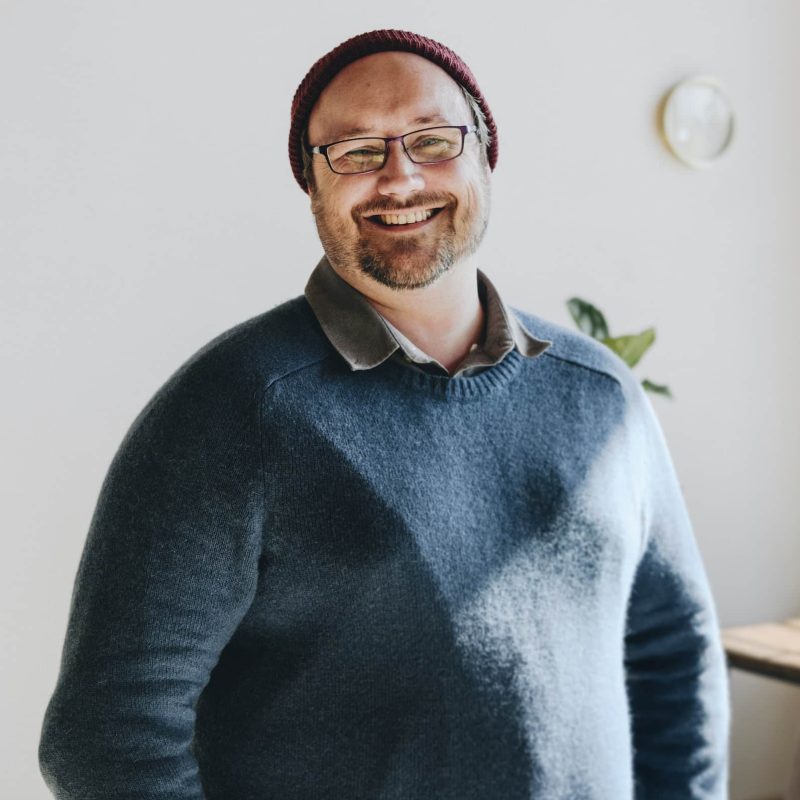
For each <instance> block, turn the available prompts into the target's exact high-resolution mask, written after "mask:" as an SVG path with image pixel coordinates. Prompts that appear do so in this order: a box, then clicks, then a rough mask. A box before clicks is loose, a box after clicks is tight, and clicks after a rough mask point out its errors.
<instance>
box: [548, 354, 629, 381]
mask: <svg viewBox="0 0 800 800" xmlns="http://www.w3.org/2000/svg"><path fill="white" fill-rule="evenodd" d="M542 355H544V356H547V357H549V358H555V359H557V360H558V361H563V362H564V363H565V364H572V366H575V367H580V368H582V369H585V370H588V371H589V372H594V373H595V374H597V375H602V376H603V377H605V378H608V379H609V380H611V381H614V383H616V384H618V385H619V386H620V387H621V388H624V387H623V385H622V381H621V380H620V379H619V378H618V377H617V376H616V375H614V374H613V373H611V372H608V371H607V370H604V369H600V368H599V367H593V366H591V365H590V364H584V363H583V362H582V361H578V360H576V359H574V358H569V357H567V356H563V355H559V354H558V353H551V352H550V351H549V350H546V351H545V352H544V353H542Z"/></svg>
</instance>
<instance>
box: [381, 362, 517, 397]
mask: <svg viewBox="0 0 800 800" xmlns="http://www.w3.org/2000/svg"><path fill="white" fill-rule="evenodd" d="M525 360H526V359H525V356H523V355H522V354H521V353H520V352H519V351H518V350H516V349H514V350H511V351H509V352H508V353H507V354H506V355H505V357H504V358H503V360H502V361H501V362H500V363H499V364H493V365H492V366H490V367H487V368H486V369H484V370H483V371H481V372H479V373H478V374H477V375H471V376H464V375H461V376H458V377H455V378H452V377H449V376H446V375H434V374H432V373H429V372H421V371H420V370H417V369H414V368H412V367H409V366H405V365H404V364H402V363H400V362H399V361H397V360H395V359H392V358H389V359H387V360H386V361H384V362H383V363H382V364H380V365H379V366H377V367H373V369H374V370H375V371H379V372H385V373H386V375H387V376H390V377H391V379H392V380H396V381H399V382H400V384H402V385H403V386H406V387H408V388H409V389H413V390H416V391H420V392H426V393H428V394H430V395H432V396H433V397H436V398H438V399H441V400H445V401H452V402H469V401H472V400H479V399H481V398H482V397H486V396H487V395H489V394H492V393H493V392H496V391H499V390H501V389H502V388H503V387H504V386H507V385H508V384H509V383H511V381H513V380H514V378H515V377H516V375H517V374H518V373H519V371H520V370H521V369H522V364H523V362H524V361H525Z"/></svg>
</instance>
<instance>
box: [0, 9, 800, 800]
mask: <svg viewBox="0 0 800 800" xmlns="http://www.w3.org/2000/svg"><path fill="white" fill-rule="evenodd" d="M375 9H376V10H375V12H374V13H371V14H370V13H369V12H367V13H364V12H363V7H359V11H358V13H356V12H355V10H354V7H353V6H352V5H348V4H346V3H345V4H344V5H342V4H331V3H326V4H319V5H318V6H317V7H312V8H310V9H309V8H308V7H307V6H306V5H305V4H300V3H295V4H286V5H284V4H281V5H278V6H277V7H276V8H271V7H270V6H269V5H268V4H267V3H263V2H244V1H243V0H230V1H229V2H226V3H224V4H223V3H209V2H197V0H193V1H192V2H189V0H176V1H175V2H164V1H163V0H161V2H153V0H149V1H147V2H137V3H132V2H129V3H122V2H110V1H109V0H86V1H85V2H35V1H31V0H28V2H21V0H12V1H11V2H9V0H5V2H3V3H2V5H0V99H2V105H1V106H0V108H1V109H2V110H1V111H0V219H2V225H0V258H1V259H2V269H1V270H0V304H1V305H2V323H0V324H2V329H1V330H0V353H2V374H3V387H4V389H3V392H2V394H0V402H2V415H1V416H0V431H1V432H2V444H0V447H2V452H3V454H4V458H3V460H2V467H0V468H1V469H2V473H0V479H1V480H0V485H2V493H3V494H2V498H1V499H2V502H1V504H0V508H2V513H3V516H4V520H3V532H4V545H3V546H4V550H5V552H4V554H3V555H4V558H3V559H2V562H1V563H2V565H1V566H0V586H2V591H3V597H2V603H0V609H2V610H0V614H2V635H3V641H4V648H3V653H2V663H1V664H0V666H1V667H2V674H0V686H2V693H3V697H2V707H3V709H4V714H3V720H2V741H0V751H2V753H3V759H4V761H7V764H5V765H4V766H3V768H2V770H0V774H2V775H3V777H2V778H0V781H2V782H3V786H2V794H3V796H8V797H15V798H20V799H21V800H28V799H30V800H43V799H44V798H45V797H47V796H48V793H47V791H46V789H45V787H44V784H43V782H42V781H41V778H40V777H39V774H38V767H37V763H36V747H37V744H38V736H39V729H40V725H41V719H42V715H43V713H44V708H45V704H46V702H47V700H48V697H49V694H50V692H51V691H52V689H53V686H54V683H55V678H56V674H57V670H58V660H59V657H60V651H61V646H62V642H63V637H64V633H65V625H66V619H67V611H68V603H69V600H70V592H71V589H72V582H73V580H74V576H75V570H76V569H77V564H78V559H79V556H80V552H81V549H82V546H83V541H84V538H85V535H86V531H87V529H88V524H89V520H90V517H91V513H92V511H93V508H94V503H95V501H96V499H97V494H98V491H99V488H100V484H101V482H102V479H103V476H104V475H105V472H106V470H107V468H108V465H109V462H110V460H111V457H112V456H113V454H114V452H115V450H116V448H117V446H118V444H119V442H120V440H121V439H122V437H123V435H124V433H125V431H126V430H127V428H128V426H129V425H130V423H131V422H132V420H133V418H134V417H135V416H136V414H137V413H138V412H139V410H140V409H141V407H142V406H143V405H144V404H145V403H146V402H147V400H148V399H149V398H150V396H151V395H152V394H153V392H154V391H155V390H156V389H157V388H158V387H159V386H160V385H161V384H162V383H163V382H164V380H166V378H167V377H168V376H169V375H170V374H171V373H172V371H173V370H174V369H175V368H176V367H177V366H178V365H179V364H180V363H182V361H183V360H184V359H185V358H187V357H188V356H189V355H190V354H191V353H193V352H194V351H195V350H196V349H197V348H198V347H200V346H201V345H202V344H204V343H205V342H206V341H207V340H208V339H210V338H211V337H213V336H214V335H216V334H217V333H219V332H221V331H222V330H224V329H225V328H227V327H229V326H231V325H233V324H236V323H237V322H239V321H241V320H244V319H246V318H248V317H250V316H253V315H255V314H258V313H260V312H262V311H264V310H267V309H268V308H270V307H272V306H274V305H276V304H277V303H279V302H282V301H283V300H285V299H287V298H289V297H292V296H295V295H297V294H300V293H301V292H302V290H303V286H304V285H305V281H306V279H307V277H308V274H309V273H310V271H311V269H313V267H314V265H315V264H316V262H317V259H318V257H319V255H320V254H321V249H320V245H319V242H318V240H317V238H316V234H315V230H314V227H313V223H312V221H311V216H310V213H309V210H308V205H307V199H306V196H305V195H304V194H303V193H302V192H301V191H300V190H299V188H298V187H297V186H296V184H295V183H294V180H293V178H292V175H291V172H290V169H289V165H288V160H287V156H286V136H287V132H288V123H289V105H290V102H291V98H292V95H293V93H294V90H295V88H296V86H297V84H298V83H299V81H300V79H301V78H302V77H303V75H304V74H305V72H306V70H307V69H308V67H309V66H310V65H311V64H312V63H313V61H314V60H315V59H316V58H317V57H319V56H320V55H322V54H323V53H324V52H326V51H327V50H329V49H330V48H332V47H333V46H334V45H336V44H338V43H339V42H341V41H343V40H344V39H346V38H348V37H349V36H351V35H354V34H356V33H359V32H362V31H364V30H369V29H372V28H378V27H398V28H404V29H410V30H414V31H417V32H420V33H425V34H427V35H429V36H432V37H434V38H437V39H440V40H441V41H443V42H445V43H446V44H448V45H449V46H451V47H452V48H453V49H454V50H456V52H458V53H459V54H460V55H461V56H462V57H463V58H464V59H465V60H466V61H467V63H469V64H470V66H471V67H472V69H473V71H474V72H475V73H476V75H477V77H478V80H479V82H480V85H481V87H482V88H483V90H484V92H485V94H486V95H487V97H488V99H489V102H490V104H491V106H492V109H493V111H494V113H495V116H496V119H497V122H498V126H499V142H500V157H499V162H498V166H497V170H496V172H495V174H494V212H493V218H492V222H491V225H490V228H489V233H488V235H487V239H486V242H485V245H484V264H483V265H482V267H483V269H485V270H486V271H487V272H488V273H489V274H490V276H491V277H492V278H493V279H494V280H495V282H496V283H497V284H498V286H499V287H500V289H501V291H502V292H503V293H504V295H505V296H506V298H507V300H508V301H509V302H511V303H512V304H513V305H518V306H521V307H524V308H527V309H529V310H531V311H534V312H535V313H538V314H541V315H543V316H545V317H548V318H550V319H553V320H555V321H557V322H561V323H562V324H567V325H571V322H570V321H569V318H568V316H567V313H566V309H565V306H564V302H565V300H566V299H567V298H568V297H570V296H572V295H579V296H581V297H584V298H586V299H589V300H591V301H593V302H595V303H597V304H598V305H599V306H600V307H601V308H602V309H603V310H604V311H605V312H606V313H607V315H608V317H609V320H610V322H611V325H612V333H626V332H632V331H634V330H639V329H642V328H644V327H646V326H648V325H651V324H652V325H655V326H656V328H657V331H658V341H657V343H656V345H655V346H654V349H653V351H652V352H651V353H650V354H648V355H647V356H646V358H645V359H644V360H643V362H642V363H641V364H640V366H639V367H637V372H640V373H641V375H642V377H645V376H647V377H651V378H652V379H653V380H656V381H663V382H666V383H668V384H669V385H670V386H671V387H672V389H673V391H674V393H675V395H676V399H675V400H674V401H672V402H670V401H668V400H665V399H663V398H656V399H655V401H654V403H655V406H656V409H657V411H658V413H659V416H660V418H661V420H662V424H663V426H664V428H665V431H666V434H667V438H668V440H669V442H670V446H671V449H672V453H673V458H674V460H675V462H676V466H677V469H678V472H679V476H680V479H681V483H682V486H683V488H684V492H685V495H686V499H687V503H688V505H689V510H690V513H691V515H692V518H693V521H694V524H695V529H696V533H697V537H698V540H699V542H700V547H701V550H702V552H703V555H704V557H705V560H706V564H707V569H708V573H709V576H710V580H711V583H712V588H713V590H714V593H715V596H716V599H717V604H718V607H719V611H720V616H721V620H722V623H723V625H737V624H745V623H749V622H757V621H761V620H767V619H773V618H782V617H786V616H791V615H795V616H796V615H800V597H799V596H798V583H797V575H798V564H800V539H799V538H798V532H800V525H799V524H798V523H799V522H800V520H799V518H800V499H799V498H798V493H797V491H796V487H797V485H798V478H799V477H800V433H799V430H798V424H797V415H796V413H795V412H796V408H797V404H798V401H797V397H798V390H800V378H799V377H798V371H797V369H796V366H797V357H796V353H795V337H796V330H795V326H796V316H795V304H796V302H797V299H798V295H800V292H798V289H800V279H799V278H798V266H800V265H798V257H799V256H800V234H798V231H800V227H798V225H797V223H798V221H800V220H798V212H799V211H800V151H799V150H798V147H797V142H798V141H800V112H799V111H798V103H797V101H798V94H797V79H798V75H800V49H799V48H797V46H796V41H797V37H798V33H799V32H800V31H799V27H800V25H799V23H800V4H798V3H797V2H796V0H764V2H751V1H750V0H706V1H705V2H697V0H673V2H670V3H660V4H656V3H642V2H641V0H606V2H604V3H588V2H577V0H560V1H559V2H558V3H556V2H549V3H547V2H545V3H538V4H533V6H532V7H531V8H530V9H529V10H527V11H524V12H519V11H516V12H515V11H512V3H511V2H507V0H501V1H498V2H493V3H490V4H485V3H481V4H474V5H469V4H466V5H465V4H453V3H444V4H430V3H428V2H418V0H409V1H408V2H406V3H403V4H402V5H400V4H386V3H380V4H376V5H375ZM454 13H455V14H456V15H457V17H456V18H455V19H452V17H453V14H454ZM698 72H710V73H714V74H716V75H717V76H718V77H719V78H720V79H721V80H722V82H723V84H724V86H725V87H726V89H727V91H728V94H729V95H730V97H731V98H732V100H733V103H734V105H735V108H736V111H737V114H738V129H737V133H736V140H735V142H734V145H733V147H732V150H731V151H730V152H729V153H728V154H727V155H726V156H725V157H724V158H723V160H722V161H721V162H720V163H719V165H718V166H717V167H715V168H713V169H710V170H707V171H701V172H698V171H693V170H690V169H688V168H686V167H684V166H682V165H681V164H680V163H679V162H677V161H676V160H674V159H673V158H672V157H671V156H670V155H669V153H668V152H667V151H666V149H665V148H664V146H663V145H662V143H661V142H660V140H659V138H658V134H657V128H656V117H655V112H656V108H657V105H658V102H659V100H660V98H661V97H662V95H663V93H664V92H665V91H666V90H667V89H668V88H669V87H670V86H671V85H672V84H673V83H674V82H676V81H677V80H679V79H680V78H682V77H684V76H686V75H690V74H693V73H698ZM732 692H733V702H734V709H733V711H734V717H733V721H734V728H733V752H732V756H733V765H732V792H731V795H732V798H733V800H746V798H753V797H761V796H764V795H768V794H770V793H777V792H778V791H780V789H781V788H782V786H783V784H784V782H785V780H786V778H787V776H788V769H789V763H790V759H791V755H792V750H793V747H794V746H795V737H796V735H797V733H798V730H800V689H793V688H791V687H786V686H784V685H782V684H779V683H777V682H771V681H767V680H762V679H758V678H752V677H747V676H742V675H739V674H737V673H734V674H733V675H732Z"/></svg>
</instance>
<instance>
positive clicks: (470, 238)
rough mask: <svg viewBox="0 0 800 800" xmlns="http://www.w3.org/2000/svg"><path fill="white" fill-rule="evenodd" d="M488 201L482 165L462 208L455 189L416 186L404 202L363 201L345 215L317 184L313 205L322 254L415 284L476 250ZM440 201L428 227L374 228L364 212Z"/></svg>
mask: <svg viewBox="0 0 800 800" xmlns="http://www.w3.org/2000/svg"><path fill="white" fill-rule="evenodd" d="M470 201H471V202H470ZM490 202H491V197H490V187H489V178H488V175H486V174H485V173H484V172H483V171H481V181H480V188H479V191H476V192H471V193H470V194H469V195H468V199H467V201H466V202H465V204H464V206H463V208H462V206H461V205H460V204H459V202H458V200H457V199H456V198H455V197H454V196H453V195H450V194H434V193H425V192H420V193H419V194H417V195H415V196H414V197H413V198H410V199H408V200H406V202H405V203H404V204H403V205H402V206H401V205H400V204H398V203H397V202H392V201H390V200H387V199H386V198H382V199H381V200H379V201H376V202H373V203H369V204H361V205H360V206H358V207H355V208H353V210H352V213H351V219H350V220H346V219H342V218H341V217H340V216H338V215H337V213H336V209H334V208H332V207H331V206H330V204H329V202H328V200H327V198H325V197H324V196H323V195H322V194H321V193H320V192H319V190H318V189H317V190H314V193H313V196H312V211H313V214H314V221H315V224H316V227H317V233H318V234H319V238H320V241H321V242H322V246H323V248H324V250H325V255H326V256H327V258H328V261H330V263H331V264H332V265H333V266H334V267H336V268H337V269H338V270H340V271H345V272H346V271H358V272H360V273H361V274H362V275H368V276H369V277H371V278H372V279H373V280H375V281H377V282H378V283H380V284H383V285H384V286H388V287H389V288H391V289H419V288H422V287H425V286H429V285H430V284H432V283H434V282H435V281H436V280H438V279H439V278H440V277H441V276H442V275H444V274H445V273H446V272H448V271H449V270H450V269H451V268H452V267H453V266H454V265H455V264H457V263H459V262H460V261H462V260H463V259H465V258H467V257H469V256H471V255H472V254H473V253H475V252H476V251H477V249H478V247H479V246H480V244H481V242H482V241H483V237H484V235H485V233H486V228H487V227H488V224H489V210H490ZM441 205H444V208H443V209H442V210H441V211H440V212H439V213H438V214H437V215H436V217H435V218H431V221H430V222H429V223H428V227H426V228H422V229H420V230H419V231H416V232H414V233H409V234H402V233H381V231H380V230H378V229H375V230H372V228H373V227H374V223H372V222H368V221H367V220H366V219H365V218H364V217H363V214H365V213H367V214H377V213H385V212H388V211H402V210H403V209H407V208H414V207H419V206H441Z"/></svg>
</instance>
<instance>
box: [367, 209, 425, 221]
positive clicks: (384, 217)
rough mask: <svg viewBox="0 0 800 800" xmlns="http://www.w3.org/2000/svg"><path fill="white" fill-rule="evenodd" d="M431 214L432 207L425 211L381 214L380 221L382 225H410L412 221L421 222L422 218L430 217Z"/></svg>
mask: <svg viewBox="0 0 800 800" xmlns="http://www.w3.org/2000/svg"><path fill="white" fill-rule="evenodd" d="M432 214H433V209H427V210H426V211H417V212H416V213H414V214H381V215H380V218H381V222H383V223H384V225H410V224H411V223H413V222H422V220H424V219H430V218H431V215H432Z"/></svg>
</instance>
